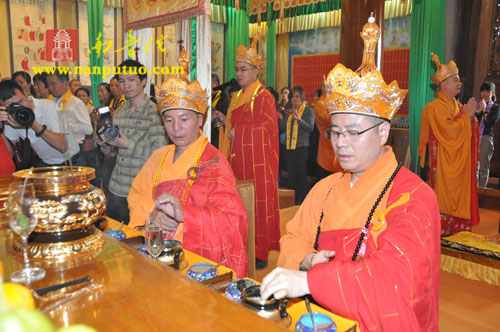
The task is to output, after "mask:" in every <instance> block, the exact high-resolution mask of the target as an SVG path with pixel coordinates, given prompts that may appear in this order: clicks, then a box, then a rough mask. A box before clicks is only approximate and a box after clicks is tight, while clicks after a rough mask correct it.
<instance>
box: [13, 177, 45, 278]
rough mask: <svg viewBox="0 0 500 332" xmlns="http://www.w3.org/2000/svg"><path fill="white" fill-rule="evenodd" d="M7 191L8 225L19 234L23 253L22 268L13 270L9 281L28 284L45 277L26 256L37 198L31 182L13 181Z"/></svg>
mask: <svg viewBox="0 0 500 332" xmlns="http://www.w3.org/2000/svg"><path fill="white" fill-rule="evenodd" d="M9 192H10V195H9V199H8V211H9V225H10V228H12V230H13V231H14V232H16V233H17V234H18V235H19V236H21V239H22V241H23V254H24V268H23V269H21V270H18V271H15V272H13V273H12V274H11V276H10V281H12V282H17V283H25V284H29V283H31V282H34V281H38V280H41V279H43V278H44V277H45V270H44V269H41V268H39V267H32V266H30V261H29V257H28V236H29V235H30V234H31V232H32V231H33V229H35V227H36V225H37V223H38V218H37V216H36V213H35V212H34V210H35V209H36V204H37V202H38V200H37V198H36V196H35V189H34V187H33V184H31V183H13V184H11V185H10V191H9Z"/></svg>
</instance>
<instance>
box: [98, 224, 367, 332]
mask: <svg viewBox="0 0 500 332" xmlns="http://www.w3.org/2000/svg"><path fill="white" fill-rule="evenodd" d="M107 219H108V227H107V230H108V229H118V228H119V227H120V223H119V222H117V221H116V220H113V219H111V218H107ZM122 230H123V231H124V232H125V234H126V235H127V238H130V237H134V236H141V235H144V232H141V231H137V230H135V229H133V228H130V227H128V226H123V227H122ZM184 253H185V257H186V259H187V260H188V262H189V265H192V264H195V263H211V264H214V262H212V261H210V260H208V259H206V258H204V257H201V256H199V255H196V254H194V253H192V252H189V251H187V250H185V251H184ZM217 270H218V272H219V275H221V274H223V273H226V272H229V271H232V270H231V269H229V268H228V267H225V266H223V265H221V266H219V267H218V268H217ZM186 271H187V269H184V270H182V271H181V273H183V274H185V273H186ZM232 272H233V276H234V271H232ZM311 309H312V310H313V311H314V312H321V313H323V314H326V315H328V316H330V317H331V318H332V319H333V321H334V322H335V324H336V325H337V331H339V332H347V331H352V332H354V331H358V332H359V327H358V325H357V323H356V322H355V321H353V320H350V319H347V318H344V317H341V316H338V315H336V314H334V313H332V312H329V311H328V310H326V309H323V308H322V307H320V306H318V305H316V304H314V303H311ZM286 310H287V312H288V314H289V315H290V317H291V318H292V322H291V324H290V326H289V328H288V329H289V330H291V331H294V330H295V324H296V323H297V320H298V319H299V318H300V317H302V315H304V314H306V313H307V308H306V305H305V301H304V300H303V299H301V298H296V299H291V300H290V301H289V302H288V305H287V309H286Z"/></svg>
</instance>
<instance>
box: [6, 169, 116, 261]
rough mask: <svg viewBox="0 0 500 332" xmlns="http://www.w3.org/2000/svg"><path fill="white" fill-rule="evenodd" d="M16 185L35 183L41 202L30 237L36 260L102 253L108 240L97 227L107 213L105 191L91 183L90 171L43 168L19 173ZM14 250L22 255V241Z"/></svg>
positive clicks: (37, 205) (32, 254) (92, 176)
mask: <svg viewBox="0 0 500 332" xmlns="http://www.w3.org/2000/svg"><path fill="white" fill-rule="evenodd" d="M13 175H14V178H15V179H16V181H24V180H25V179H26V178H28V181H29V182H30V183H33V185H34V188H35V194H36V198H37V202H36V203H34V204H33V205H32V206H31V209H32V210H33V212H34V215H35V216H36V217H37V218H38V224H37V226H36V227H35V229H34V231H33V233H32V234H31V235H30V237H29V249H28V250H29V254H30V256H31V257H32V258H34V259H37V258H38V259H42V258H43V259H59V260H60V259H64V258H67V257H74V256H78V255H79V254H84V253H87V252H92V251H96V250H98V249H100V248H101V247H102V246H103V245H104V236H103V235H102V233H101V232H100V231H97V230H96V228H95V227H94V226H93V224H94V223H95V222H96V221H97V220H99V219H100V218H101V217H102V215H103V213H104V211H105V209H106V199H105V196H104V193H103V191H102V190H101V189H99V188H96V187H94V186H92V185H91V184H90V183H89V181H90V180H92V179H93V178H94V177H95V171H94V169H93V168H90V167H79V166H73V167H66V166H56V167H42V168H34V169H30V170H22V171H18V172H15V173H14V174H13ZM14 249H15V250H16V251H19V252H21V251H22V245H21V242H20V241H15V244H14Z"/></svg>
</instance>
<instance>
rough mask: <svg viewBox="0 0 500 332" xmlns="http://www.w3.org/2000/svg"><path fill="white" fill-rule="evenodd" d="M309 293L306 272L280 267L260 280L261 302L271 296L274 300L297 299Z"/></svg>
mask: <svg viewBox="0 0 500 332" xmlns="http://www.w3.org/2000/svg"><path fill="white" fill-rule="evenodd" d="M309 293H310V292H309V285H308V284H307V272H303V271H297V270H289V269H284V268H281V267H277V268H275V269H274V270H273V271H272V272H271V273H269V274H268V275H267V276H266V277H265V278H264V279H262V285H260V296H261V298H262V299H263V300H266V299H268V298H269V297H270V296H271V295H273V296H274V298H275V299H281V298H284V297H299V296H303V295H306V294H309Z"/></svg>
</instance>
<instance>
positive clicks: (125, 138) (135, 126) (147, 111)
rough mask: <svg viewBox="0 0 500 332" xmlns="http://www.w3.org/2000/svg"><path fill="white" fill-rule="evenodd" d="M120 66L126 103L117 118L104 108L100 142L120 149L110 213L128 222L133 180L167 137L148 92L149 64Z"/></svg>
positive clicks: (108, 198)
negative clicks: (128, 198) (129, 199)
mask: <svg viewBox="0 0 500 332" xmlns="http://www.w3.org/2000/svg"><path fill="white" fill-rule="evenodd" d="M118 69H119V75H118V81H119V83H120V89H121V90H122V92H123V94H124V95H125V98H126V102H125V105H124V106H123V107H121V108H120V110H119V112H117V113H115V115H114V117H113V118H112V117H111V112H106V108H104V109H100V113H101V114H100V123H99V124H98V129H97V133H98V135H97V142H98V144H99V145H101V146H102V145H105V144H107V145H111V146H114V147H117V148H118V155H117V157H116V164H115V167H114V168H113V173H112V174H111V179H110V181H109V187H108V191H109V192H108V195H107V196H106V198H107V201H108V206H107V215H108V216H109V217H111V218H113V219H116V220H118V221H124V222H125V224H128V222H129V209H128V203H127V196H128V193H129V190H130V187H131V185H132V181H134V179H135V177H136V175H137V173H139V170H140V169H141V168H142V166H143V165H144V163H145V162H146V161H147V160H148V159H149V157H150V156H151V154H152V153H153V151H155V150H156V149H158V148H160V147H162V146H164V145H166V144H167V137H166V135H165V130H164V129H163V124H162V121H161V117H160V114H159V112H158V108H157V107H156V104H155V103H153V102H152V101H151V99H149V98H148V97H147V96H146V95H145V94H144V87H145V85H146V82H147V74H146V73H147V69H146V67H145V66H144V65H142V64H141V63H139V62H137V61H134V60H126V61H124V62H123V63H121V64H120V65H119V66H118Z"/></svg>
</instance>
